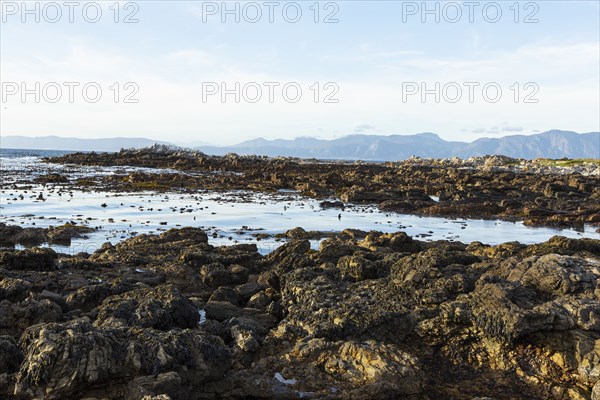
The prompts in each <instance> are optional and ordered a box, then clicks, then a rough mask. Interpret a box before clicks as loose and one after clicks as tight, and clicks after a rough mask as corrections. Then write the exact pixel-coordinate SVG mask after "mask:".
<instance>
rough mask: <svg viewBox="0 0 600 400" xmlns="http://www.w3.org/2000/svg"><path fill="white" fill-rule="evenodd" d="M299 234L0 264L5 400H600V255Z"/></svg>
mask: <svg viewBox="0 0 600 400" xmlns="http://www.w3.org/2000/svg"><path fill="white" fill-rule="evenodd" d="M299 165H300V164H299ZM369 168H376V167H375V166H372V167H369ZM380 168H387V167H383V166H381V167H380ZM480 173H482V172H475V174H480ZM342 174H343V173H342ZM390 174H391V172H390ZM478 179H479V178H478ZM515 179H517V178H515ZM519 179H520V178H519ZM553 179H558V178H553ZM581 179H583V183H584V184H585V183H586V182H588V181H586V180H585V179H584V178H581ZM365 181H366V180H365ZM588 183H589V182H588ZM588 189H589V191H590V193H596V194H597V192H596V191H595V190H597V189H590V188H588ZM548 199H549V201H551V200H552V199H554V198H548ZM3 229H5V230H6V229H10V227H7V226H5V227H4V228H3ZM18 233H19V232H16V234H18ZM305 233H306V232H305ZM300 234H302V230H300V229H295V230H291V231H290V233H289V235H288V237H290V238H291V239H290V241H289V242H287V243H286V244H285V245H283V246H281V247H280V248H278V249H277V250H275V251H274V252H272V253H270V254H268V255H267V256H262V255H261V254H259V253H258V252H257V249H256V247H255V246H254V245H251V244H243V245H232V246H221V247H215V246H212V245H210V244H209V243H208V238H207V235H206V233H205V232H204V231H203V230H201V229H195V228H183V229H179V230H176V229H172V230H169V231H167V232H164V233H162V234H160V235H158V236H157V235H140V236H137V237H134V238H131V239H127V240H124V241H122V242H120V243H118V244H117V245H114V246H113V245H111V244H108V243H107V244H106V245H104V246H103V247H102V248H100V249H99V250H97V251H96V252H94V253H93V254H86V253H79V254H76V255H65V254H57V253H55V252H54V251H52V250H50V249H47V248H30V249H25V250H2V251H0V398H2V399H18V400H20V399H30V398H44V399H74V398H78V399H79V398H87V399H92V398H97V399H105V398H109V399H142V398H145V399H150V398H155V399H168V398H171V399H184V400H186V399H189V400H192V399H194V400H195V399H217V398H223V399H261V398H263V399H267V398H268V399H300V398H304V399H306V398H308V399H365V400H367V399H397V398H406V399H440V398H443V399H475V398H493V399H513V398H525V397H527V398H532V399H600V286H599V285H598V282H599V280H598V278H599V277H600V240H592V239H577V240H574V239H566V238H562V237H554V238H552V239H550V240H549V241H547V242H544V243H540V244H535V245H529V246H525V245H521V244H519V243H517V242H512V243H505V244H502V245H498V246H488V245H483V244H481V243H478V242H473V243H470V244H462V243H457V242H446V241H438V242H421V241H417V240H413V239H412V238H410V237H408V236H407V235H406V234H404V233H402V232H398V233H393V234H383V233H380V232H363V231H360V230H355V229H348V230H345V231H343V232H342V233H340V234H337V235H335V236H332V237H329V238H327V239H325V240H324V241H323V242H322V243H321V246H320V249H319V250H311V248H310V244H309V242H308V241H307V240H305V239H295V238H297V237H299V235H300ZM300 237H301V235H300Z"/></svg>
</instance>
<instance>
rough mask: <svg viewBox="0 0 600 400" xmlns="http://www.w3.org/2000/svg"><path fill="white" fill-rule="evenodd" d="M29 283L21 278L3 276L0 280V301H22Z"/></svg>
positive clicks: (26, 293)
mask: <svg viewBox="0 0 600 400" xmlns="http://www.w3.org/2000/svg"><path fill="white" fill-rule="evenodd" d="M30 289H31V283H29V282H28V281H25V280H23V279H14V278H8V277H6V278H4V279H2V280H1V281H0V301H2V300H10V301H11V302H13V303H16V302H19V301H23V300H25V298H26V297H27V296H28V295H29V290H30Z"/></svg>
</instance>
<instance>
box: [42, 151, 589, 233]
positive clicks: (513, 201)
mask: <svg viewBox="0 0 600 400" xmlns="http://www.w3.org/2000/svg"><path fill="white" fill-rule="evenodd" d="M47 161H49V162H52V163H61V164H65V163H69V164H78V165H91V166H138V167H152V168H163V169H164V168H168V169H170V170H165V172H164V173H152V174H150V173H145V172H142V171H137V172H134V173H131V174H129V175H118V174H115V175H108V176H103V177H98V178H97V179H92V178H86V179H84V180H80V181H78V182H74V183H73V184H75V185H78V186H81V187H86V186H91V187H100V188H105V189H110V190H118V191H140V190H157V191H166V190H169V189H170V188H173V187H177V188H180V189H181V190H187V191H193V190H198V189H200V188H201V189H207V190H217V191H223V190H251V191H258V192H275V191H277V190H281V189H285V190H295V191H298V192H300V193H301V194H303V195H306V196H308V197H312V198H316V199H329V198H331V197H335V198H338V199H339V200H341V201H339V200H335V201H331V200H325V201H322V202H321V203H320V204H321V207H322V208H340V209H343V208H344V206H345V204H378V205H379V208H380V209H381V210H383V211H395V212H401V213H411V214H418V215H430V216H441V217H455V218H456V217H458V218H483V219H503V220H512V221H514V220H523V221H525V223H526V224H527V225H532V226H542V225H543V226H555V227H573V228H582V227H583V226H584V225H585V224H589V225H593V226H597V227H600V189H599V188H600V166H599V165H598V163H597V162H595V161H593V160H592V161H590V162H585V163H583V164H581V165H580V164H577V163H576V162H574V161H569V160H567V161H564V162H562V163H561V162H560V160H559V161H552V160H534V161H528V160H517V159H512V158H508V157H502V156H491V157H490V156H487V157H475V158H471V159H468V160H460V159H441V160H434V159H420V158H413V159H409V160H406V161H402V162H395V163H392V162H388V163H368V162H342V161H337V162H336V161H319V160H303V159H296V158H267V157H260V156H238V155H235V154H229V155H227V156H223V157H218V156H209V155H206V154H203V153H201V152H197V151H185V150H173V149H168V148H162V147H160V146H157V147H153V148H147V149H138V150H122V151H121V152H119V153H76V154H67V155H65V156H62V157H56V158H51V159H48V160H47ZM568 161H569V162H568ZM178 171H183V172H184V173H179V172H178ZM289 234H290V235H293V236H298V235H306V234H307V233H306V232H305V233H302V232H289Z"/></svg>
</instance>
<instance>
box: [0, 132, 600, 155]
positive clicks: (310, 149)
mask: <svg viewBox="0 0 600 400" xmlns="http://www.w3.org/2000/svg"><path fill="white" fill-rule="evenodd" d="M155 143H158V144H169V143H167V142H161V141H156V140H150V139H144V138H109V139H72V138H61V137H57V136H45V137H37V138H28V137H23V136H3V137H1V138H0V148H20V149H43V150H85V151H91V150H94V151H118V150H119V149H121V148H131V147H133V148H141V147H147V146H151V145H153V144H155ZM195 148H196V149H198V150H201V151H203V152H205V153H207V154H217V155H222V154H227V153H237V154H257V155H268V156H294V157H307V158H313V157H314V158H323V159H348V160H353V159H360V160H380V161H384V160H401V159H406V158H408V157H410V156H412V155H416V156H421V157H435V158H441V157H453V156H458V157H463V158H467V157H470V156H482V155H487V154H502V155H506V156H510V157H517V158H527V159H533V158H538V157H547V158H563V157H568V158H599V159H600V132H592V133H582V134H580V133H576V132H568V131H558V130H553V131H548V132H544V133H539V134H535V135H529V136H526V135H513V136H505V137H502V138H493V139H492V138H482V139H478V140H475V141H474V142H471V143H466V142H453V141H446V140H444V139H442V138H440V137H439V136H438V135H436V134H435V133H419V134H416V135H388V136H380V135H348V136H344V137H342V138H339V139H333V140H322V139H316V138H310V137H300V138H296V139H290V140H287V139H276V140H267V139H262V138H260V139H253V140H248V141H245V142H242V143H240V144H237V145H233V146H206V145H203V146H197V147H195Z"/></svg>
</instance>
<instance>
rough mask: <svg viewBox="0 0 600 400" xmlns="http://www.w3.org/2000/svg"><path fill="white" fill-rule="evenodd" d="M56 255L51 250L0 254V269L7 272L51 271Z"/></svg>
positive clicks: (53, 267)
mask: <svg viewBox="0 0 600 400" xmlns="http://www.w3.org/2000/svg"><path fill="white" fill-rule="evenodd" d="M57 258H58V255H57V254H56V253H55V252H54V250H52V249H48V248H39V247H36V248H33V249H26V250H20V251H14V252H13V251H4V252H0V267H4V268H6V269H8V270H31V271H51V270H53V269H55V268H56V264H55V260H56V259H57Z"/></svg>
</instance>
